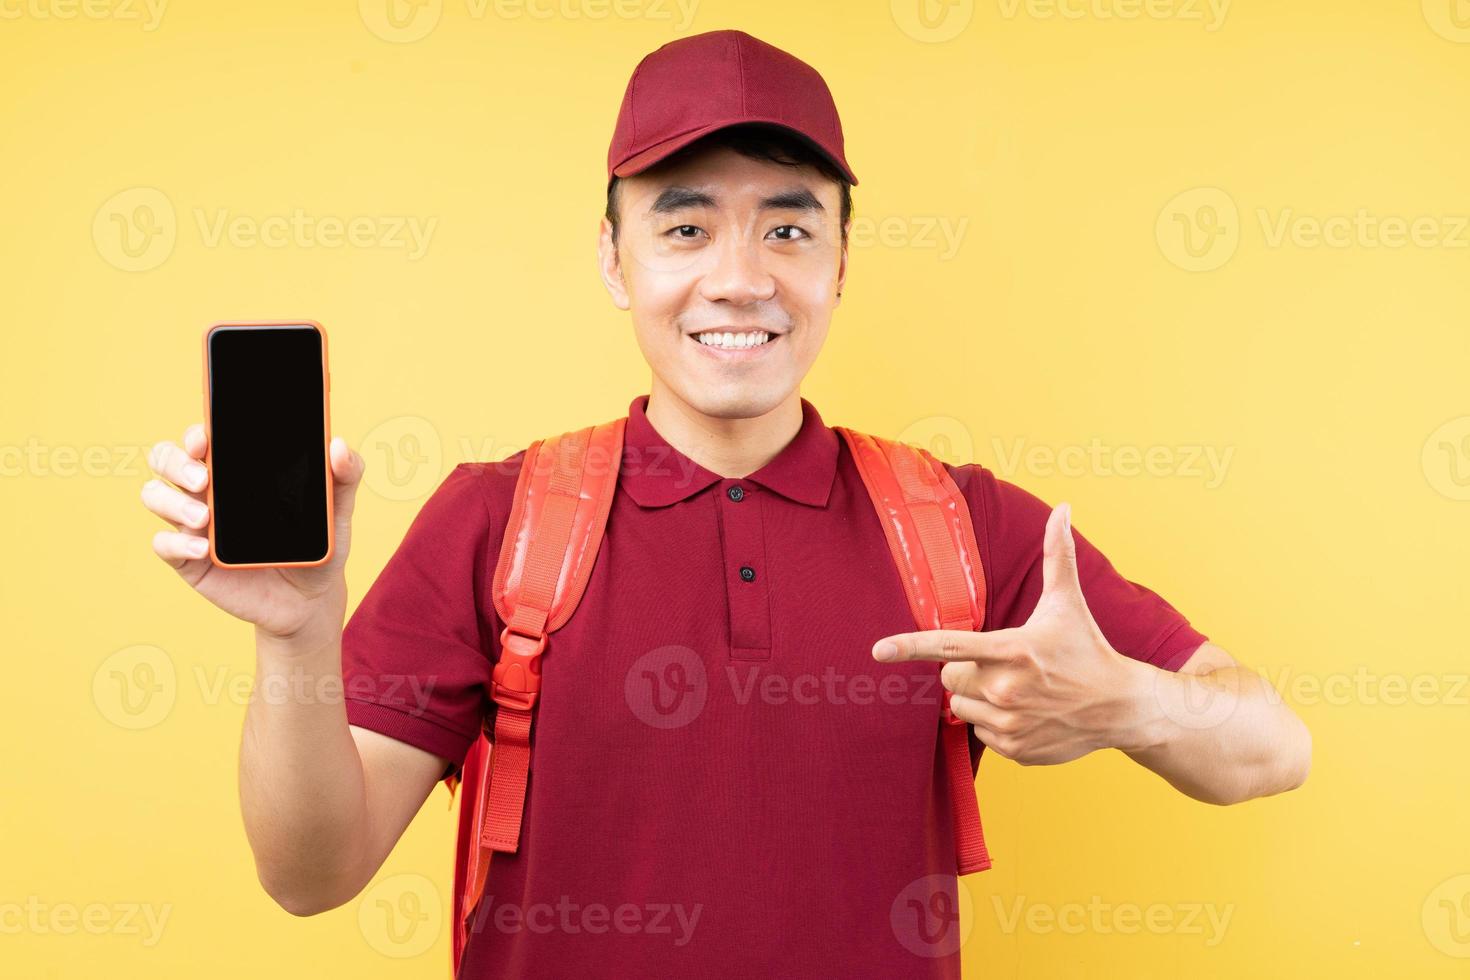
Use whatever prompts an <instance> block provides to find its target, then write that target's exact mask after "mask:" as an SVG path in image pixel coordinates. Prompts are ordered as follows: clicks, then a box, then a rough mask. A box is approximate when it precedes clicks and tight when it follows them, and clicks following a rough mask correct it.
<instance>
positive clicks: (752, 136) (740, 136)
mask: <svg viewBox="0 0 1470 980" xmlns="http://www.w3.org/2000/svg"><path fill="white" fill-rule="evenodd" d="M715 146H723V147H728V148H729V149H732V150H734V151H735V152H736V153H739V154H741V155H742V156H747V157H750V158H751V159H754V160H769V161H771V162H772V163H779V164H782V165H784V166H788V167H800V166H803V165H810V166H812V167H815V168H816V169H817V171H818V172H819V173H821V174H822V176H824V177H826V178H827V179H828V180H833V181H836V182H837V188H838V197H839V199H840V201H841V208H840V214H839V215H838V227H839V228H840V229H841V231H842V244H843V245H846V244H847V222H848V220H849V219H850V218H851V217H852V184H851V183H849V182H848V179H847V177H846V176H845V175H844V174H843V173H842V171H841V170H838V169H837V166H836V164H834V163H833V162H832V161H831V160H830V159H828V157H827V155H826V154H825V153H822V152H821V151H820V150H818V149H816V148H815V147H814V146H813V145H812V144H811V143H808V142H807V141H806V140H805V139H804V138H802V137H800V136H797V135H796V134H795V133H793V132H792V131H791V130H789V129H786V128H784V127H781V126H775V125H772V124H770V123H739V124H738V125H735V126H726V127H725V128H724V129H717V130H715V131H714V132H713V133H710V134H709V135H708V136H702V137H700V138H699V139H697V140H695V141H694V142H693V143H690V144H689V145H688V146H684V147H680V148H679V149H678V150H676V151H674V152H673V153H671V154H669V155H668V156H667V157H665V158H664V159H662V160H660V161H659V162H658V163H657V164H656V165H655V166H663V165H664V164H669V165H673V164H675V163H677V162H678V161H679V160H683V159H685V158H687V157H688V156H690V155H691V154H694V153H696V152H700V151H703V150H705V149H708V148H710V147H715ZM621 183H622V178H620V177H613V178H612V179H611V180H609V181H608V183H607V211H606V212H605V215H606V217H607V220H608V223H609V224H611V225H612V240H613V244H614V245H616V244H617V243H618V222H619V217H618V197H619V195H618V185H619V184H621Z"/></svg>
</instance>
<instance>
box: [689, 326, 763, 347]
mask: <svg viewBox="0 0 1470 980" xmlns="http://www.w3.org/2000/svg"><path fill="white" fill-rule="evenodd" d="M694 339H695V340H697V341H699V342H700V343H701V344H703V345H704V346H706V347H720V348H724V349H727V350H743V349H745V348H746V347H759V346H760V345H761V344H764V343H765V342H766V341H768V340H770V339H771V335H770V334H769V333H767V332H766V331H764V330H756V331H754V332H749V333H730V332H728V331H727V332H724V333H721V332H719V331H713V330H712V331H709V332H707V333H702V334H698V335H696V336H695V338H694Z"/></svg>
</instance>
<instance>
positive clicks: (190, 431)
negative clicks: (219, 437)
mask: <svg viewBox="0 0 1470 980" xmlns="http://www.w3.org/2000/svg"><path fill="white" fill-rule="evenodd" d="M208 449H209V437H208V436H206V435H205V434H204V423H203V422H195V423H194V424H193V425H191V426H189V427H188V428H187V429H185V430H184V452H186V453H188V454H189V455H190V456H193V457H194V458H195V459H203V458H204V454H205V452H206V451H207V450H208Z"/></svg>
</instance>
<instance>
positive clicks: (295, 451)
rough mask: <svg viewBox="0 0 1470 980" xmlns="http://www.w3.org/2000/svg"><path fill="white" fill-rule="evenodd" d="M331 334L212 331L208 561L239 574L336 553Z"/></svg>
mask: <svg viewBox="0 0 1470 980" xmlns="http://www.w3.org/2000/svg"><path fill="white" fill-rule="evenodd" d="M330 391H331V377H330V375H329V374H328V373H327V333H326V331H325V330H323V329H322V326H321V324H319V323H316V322H315V321H312V320H288V321H265V322H254V323H216V324H214V325H213V326H211V327H210V328H209V329H208V330H206V331H205V332H204V418H205V423H204V424H205V432H206V433H207V434H208V438H209V446H208V449H207V451H206V454H205V457H204V465H205V467H206V469H207V470H208V472H209V485H208V491H207V494H208V504H209V517H210V520H209V557H210V560H211V561H213V562H214V563H215V564H216V565H222V566H226V567H231V568H257V567H267V566H275V567H290V566H310V565H320V564H322V563H324V562H326V561H327V560H329V559H330V558H331V557H332V544H333V541H332V537H333V535H332V465H331V460H330V459H329V457H328V455H327V444H328V442H329V440H330V439H331V422H330V417H329V413H328V407H327V402H328V397H329V393H330Z"/></svg>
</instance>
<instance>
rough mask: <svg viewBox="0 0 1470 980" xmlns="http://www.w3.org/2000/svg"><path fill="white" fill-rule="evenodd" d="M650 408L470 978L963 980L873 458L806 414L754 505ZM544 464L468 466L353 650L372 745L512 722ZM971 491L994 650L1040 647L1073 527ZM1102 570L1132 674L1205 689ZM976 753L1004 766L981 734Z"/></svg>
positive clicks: (1187, 639) (451, 484)
mask: <svg viewBox="0 0 1470 980" xmlns="http://www.w3.org/2000/svg"><path fill="white" fill-rule="evenodd" d="M647 400H648V396H647V395H640V396H639V397H637V398H635V399H634V400H633V402H632V404H631V405H630V406H629V417H628V423H627V427H626V431H625V437H624V440H625V449H624V456H623V462H622V467H621V471H620V475H619V482H618V488H619V492H618V493H617V494H616V496H615V498H614V500H613V504H612V510H611V513H610V515H609V518H608V522H607V531H606V537H605V539H604V541H603V544H602V551H601V553H600V554H599V555H598V557H597V562H596V565H595V567H594V568H593V571H592V576H591V580H590V582H589V583H588V586H587V591H586V594H585V595H584V596H583V598H582V601H581V604H580V605H579V606H578V607H577V611H576V613H575V614H574V615H573V616H572V618H571V619H570V620H569V621H568V622H567V624H566V625H565V626H564V627H563V628H562V629H560V630H558V631H557V632H556V633H554V634H553V635H552V637H551V641H550V644H549V645H548V647H547V651H546V654H545V656H544V658H543V661H542V664H543V668H544V674H543V687H542V694H541V699H540V703H539V706H538V708H537V714H536V719H535V724H534V726H533V729H532V733H533V752H532V770H531V779H530V785H529V790H528V794H527V800H526V810H525V822H524V825H523V828H522V831H521V843H520V850H519V852H518V853H516V854H514V855H504V854H497V855H495V859H494V861H493V862H492V864H491V866H490V875H489V879H488V881H487V883H486V887H485V898H484V899H483V901H482V902H481V904H480V908H479V913H478V915H477V916H476V918H475V921H474V924H473V932H472V933H471V935H470V938H469V941H468V945H467V947H466V949H465V953H464V962H463V966H462V971H461V976H462V977H466V978H491V977H493V978H502V977H551V978H563V977H572V976H599V977H620V978H621V977H752V978H761V980H767V978H770V977H776V976H801V977H815V976H842V977H882V978H892V977H905V978H912V977H926V978H927V977H934V978H938V977H958V976H959V971H960V967H959V962H960V961H959V952H958V947H959V942H958V940H959V931H958V929H957V928H956V927H955V925H954V921H953V920H952V918H950V917H949V915H948V910H951V909H954V908H956V904H955V901H956V892H955V889H956V881H955V877H954V869H955V856H954V836H953V831H952V828H951V826H950V812H951V811H950V803H949V794H948V787H947V784H946V782H945V779H944V778H943V772H942V768H941V766H940V760H941V750H940V745H939V710H940V708H939V706H940V697H941V688H940V687H939V685H938V672H939V665H937V664H934V663H902V664H879V663H877V662H875V661H874V660H873V658H872V655H871V649H872V645H873V643H874V641H876V640H877V639H878V638H879V637H882V636H885V635H888V634H891V633H899V632H906V631H910V630H913V629H914V622H913V619H912V617H911V614H910V612H909V608H908V603H907V601H906V599H905V597H904V591H903V585H902V583H901V581H900V579H899V576H898V572H897V570H896V568H895V567H894V564H893V561H892V558H891V556H890V552H889V549H888V544H887V542H886V540H885V539H884V535H883V530H882V527H881V526H880V525H879V523H878V518H877V515H876V513H875V512H874V509H873V505H872V503H871V502H870V500H869V498H868V494H867V491H866V490H865V489H864V487H863V483H862V480H861V477H860V476H859V475H858V471H857V469H856V467H855V466H854V463H853V461H852V458H851V457H850V456H849V454H848V451H847V447H846V444H845V443H844V442H843V440H842V439H841V438H840V437H839V436H838V434H837V433H836V432H834V431H833V430H832V429H831V428H829V427H828V426H826V425H825V424H824V423H823V422H822V418H821V416H820V415H819V414H818V413H817V410H816V409H815V408H814V407H813V406H812V404H811V403H810V402H808V401H806V400H805V399H802V413H803V420H802V426H801V429H800V431H799V432H798V433H797V435H796V437H795V438H794V439H793V440H792V441H791V442H790V443H789V444H788V445H787V446H786V447H785V448H783V449H782V450H781V452H780V453H778V454H777V455H776V457H775V458H774V459H772V460H771V461H770V462H768V463H767V464H766V465H765V466H763V467H761V468H760V469H758V470H756V471H755V472H754V473H751V474H750V475H749V476H744V477H739V478H725V477H721V476H719V475H718V474H716V473H713V472H711V471H709V470H706V469H704V468H703V467H701V466H699V465H698V464H696V463H695V462H694V461H693V460H691V459H689V458H688V457H686V456H684V455H683V454H682V453H680V452H678V451H677V450H675V449H674V448H673V447H671V446H670V445H669V444H668V442H667V441H665V440H664V439H663V438H662V437H661V436H660V435H659V434H658V432H657V431H655V430H654V428H653V427H652V425H650V424H649V422H648V419H647V417H646V416H645V415H644V408H645V406H646V404H647ZM523 455H524V454H523V452H522V453H516V454H515V455H514V456H511V457H509V459H507V460H504V461H502V462H499V463H482V462H473V463H461V464H460V465H458V466H457V467H455V469H454V470H453V471H452V472H451V473H450V474H449V475H448V476H447V477H446V478H445V479H444V481H443V482H442V483H441V484H440V486H439V487H438V489H437V490H435V492H434V494H433V495H432V496H431V497H430V498H429V499H428V500H427V501H426V502H425V504H424V506H423V508H422V510H421V511H420V513H419V514H418V516H417V517H416V518H415V520H414V521H413V523H412V525H411V526H410V528H409V530H408V533H407V535H406V536H405V538H404V540H403V543H402V544H401V545H400V546H399V548H398V550H397V551H396V552H395V553H394V555H393V556H392V558H391V559H390V561H389V562H388V564H387V566H386V567H385V568H384V569H383V572H382V574H381V575H380V576H379V577H378V579H377V580H376V581H375V582H374V583H373V586H372V588H371V589H370V590H369V591H368V592H367V594H366V595H365V596H364V597H363V600H362V602H361V603H360V604H359V605H358V607H357V609H356V611H355V612H354V613H353V615H352V617H351V619H350V621H349V622H348V624H347V626H346V630H345V633H344V636H343V642H342V667H343V674H344V680H345V681H346V685H347V691H348V693H349V700H348V702H347V716H348V719H349V721H351V722H352V723H353V724H355V725H360V726H363V727H366V728H372V729H375V730H377V731H380V732H383V733H384V734H387V735H389V736H391V737H393V738H397V739H400V740H402V741H404V742H408V743H409V744H411V745H415V746H418V747H420V748H422V749H425V750H427V751H429V752H433V753H436V754H438V755H440V756H443V757H444V758H446V759H448V760H450V762H451V763H452V764H453V765H455V766H457V765H459V764H460V763H462V761H463V759H464V755H465V752H466V750H467V749H468V747H469V745H470V743H471V741H472V740H473V739H474V737H475V736H476V733H477V732H478V731H479V729H480V720H481V716H482V714H483V713H485V712H487V711H493V710H494V708H495V706H494V704H493V702H491V701H490V700H489V698H488V695H487V693H486V691H487V686H488V683H489V679H490V667H491V664H492V662H493V661H494V659H495V658H496V657H497V656H498V654H499V636H500V630H501V627H502V623H501V622H500V620H499V618H498V616H497V615H496V613H495V608H494V605H493V603H492V602H491V598H490V589H491V582H492V578H493V574H494V568H495V562H496V557H497V553H498V551H499V545H500V540H501V536H502V534H503V532H504V529H505V525H506V521H507V519H508V515H509V513H510V508H511V502H512V501H511V498H512V493H513V491H514V489H515V483H516V473H517V467H518V466H519V464H520V462H521V459H522V456H523ZM949 469H950V472H951V473H952V474H953V475H954V477H955V479H956V482H957V483H958V484H959V485H960V487H961V489H962V490H963V492H964V493H965V496H966V498H967V500H968V501H969V504H970V511H971V516H972V518H973V521H974V525H975V532H976V538H977V541H978V544H979V546H980V548H981V551H982V555H983V559H984V563H985V571H986V578H987V581H988V584H989V590H988V595H987V602H986V613H985V628H986V629H999V628H1002V627H1008V626H1016V625H1019V624H1021V623H1023V622H1024V621H1025V620H1026V618H1027V616H1028V614H1029V613H1030V612H1031V609H1032V608H1033V607H1034V606H1035V604H1036V599H1037V596H1038V595H1039V594H1040V590H1041V543H1042V532H1043V529H1044V527H1045V525H1046V519H1047V515H1048V513H1049V511H1050V508H1049V507H1048V505H1047V504H1045V503H1043V502H1042V501H1041V500H1039V499H1037V498H1036V497H1034V496H1032V495H1031V494H1029V493H1027V492H1026V491H1024V490H1021V489H1020V488H1018V487H1016V486H1013V485H1011V484H1008V483H1005V482H1003V481H1000V480H998V479H996V478H995V476H994V475H993V474H992V473H990V472H989V471H988V470H986V469H985V468H983V467H981V466H979V465H977V464H968V465H964V466H957V467H950V468H949ZM1077 557H1078V568H1079V575H1080V578H1081V581H1082V587H1083V590H1084V593H1085V595H1086V597H1087V602H1088V605H1089V607H1090V608H1091V610H1092V613H1093V615H1094V617H1095V618H1096V619H1097V622H1098V625H1099V626H1100V627H1101V628H1102V631H1103V634H1104V635H1105V636H1106V637H1107V638H1108V640H1109V641H1110V642H1111V643H1112V644H1113V646H1114V647H1115V648H1117V649H1118V650H1119V651H1121V652H1122V653H1124V654H1127V655H1128V656H1131V657H1134V658H1137V659H1139V660H1145V661H1148V662H1149V663H1152V664H1155V665H1157V666H1159V667H1161V668H1164V669H1166V670H1177V669H1178V667H1179V665H1180V664H1182V663H1183V662H1184V661H1185V660H1186V659H1188V657H1189V655H1190V653H1192V652H1193V651H1194V650H1195V648H1196V647H1198V646H1199V644H1200V643H1201V642H1203V641H1204V639H1205V637H1204V636H1203V635H1202V634H1201V633H1199V632H1197V631H1196V630H1195V629H1193V628H1192V627H1191V626H1190V625H1189V623H1188V622H1187V621H1186V620H1185V618H1184V617H1183V616H1182V615H1180V614H1179V613H1178V612H1176V611H1175V610H1174V609H1173V608H1172V607H1170V606H1169V604H1168V603H1166V602H1165V601H1164V600H1163V599H1161V598H1160V597H1159V596H1157V595H1155V594H1154V593H1153V592H1151V591H1149V590H1148V589H1146V588H1144V587H1142V586H1140V585H1137V584H1135V583H1132V582H1130V581H1128V580H1127V579H1125V578H1124V577H1123V576H1122V575H1120V574H1119V573H1118V572H1117V571H1115V570H1114V569H1113V567H1112V565H1111V564H1110V563H1109V562H1108V560H1107V559H1106V558H1105V557H1104V556H1103V555H1102V554H1101V553H1100V552H1099V551H1098V550H1097V549H1096V548H1094V547H1093V546H1092V545H1091V544H1090V543H1088V541H1087V540H1086V539H1085V538H1083V537H1082V535H1081V534H1078V535H1077ZM971 750H972V757H973V758H974V761H975V764H976V765H977V766H978V759H979V743H978V741H977V740H976V739H975V737H974V733H973V730H971ZM980 802H981V814H982V817H983V815H984V806H985V794H984V792H983V787H982V788H981V793H980ZM465 844H466V841H465V840H464V839H463V838H462V839H461V840H460V841H459V846H460V847H464V846H465ZM992 849H993V850H996V851H999V853H1000V854H1001V855H1002V856H1003V855H1004V854H1005V842H1004V841H997V842H994V843H993V845H992ZM446 859H447V858H446ZM1001 859H1002V860H1003V859H1004V858H1003V857H1002V858H1001ZM931 876H933V877H931ZM448 899H449V896H447V895H446V896H445V907H446V909H447V908H448V907H449V901H448ZM448 917H449V916H448V915H446V919H447V918H448Z"/></svg>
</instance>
